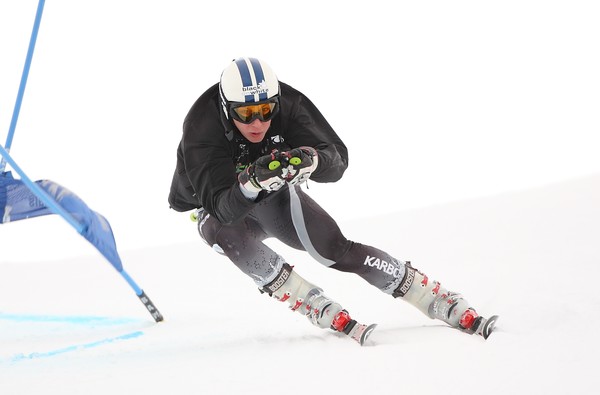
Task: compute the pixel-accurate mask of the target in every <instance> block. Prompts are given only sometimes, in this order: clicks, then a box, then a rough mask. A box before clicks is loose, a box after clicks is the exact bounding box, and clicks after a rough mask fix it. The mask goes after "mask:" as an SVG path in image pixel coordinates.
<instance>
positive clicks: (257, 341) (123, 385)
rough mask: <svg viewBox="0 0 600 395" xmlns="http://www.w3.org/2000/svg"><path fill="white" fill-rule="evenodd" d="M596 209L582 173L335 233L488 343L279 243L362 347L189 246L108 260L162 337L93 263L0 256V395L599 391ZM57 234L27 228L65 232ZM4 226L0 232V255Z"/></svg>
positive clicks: (350, 225) (595, 193) (595, 185)
mask: <svg viewBox="0 0 600 395" xmlns="http://www.w3.org/2000/svg"><path fill="white" fill-rule="evenodd" d="M332 188H335V187H332ZM598 202H600V175H594V176H590V177H583V178H577V179H572V180H569V181H566V182H561V183H556V184H551V185H547V186H544V187H540V188H536V189H528V190H522V191H517V192H511V193H505V194H501V195H495V196H490V197H487V198H480V199H473V200H465V201H457V202H453V203H448V204H444V205H437V206H431V207H426V208H422V209H418V210H410V211H404V212H398V213H390V214H389V215H386V216H382V217H374V218H371V219H368V220H367V219H365V220H360V221H352V222H344V221H339V222H340V224H341V226H342V229H343V230H344V232H345V234H346V236H347V237H349V238H351V239H353V240H356V241H360V242H363V243H368V244H372V245H376V246H378V247H380V248H382V249H384V250H387V251H389V252H391V253H392V254H393V255H395V256H396V257H397V258H399V259H407V260H411V261H412V262H413V265H414V266H415V267H417V268H419V269H421V270H422V271H424V272H425V273H426V274H428V275H429V276H430V277H432V278H435V279H438V280H440V281H442V282H443V283H444V284H445V285H446V286H447V287H449V288H450V289H452V290H456V291H460V292H462V293H463V294H464V295H465V296H467V298H468V299H469V300H470V301H471V303H472V304H473V305H474V306H475V307H476V308H477V309H478V310H479V311H480V312H481V313H482V314H484V315H490V314H499V315H501V321H500V323H499V328H498V331H497V332H496V333H494V334H493V336H492V337H491V338H490V339H489V340H488V341H484V340H483V339H480V338H476V337H472V336H468V335H466V334H463V333H461V332H458V331H455V330H452V329H449V328H448V327H446V326H444V325H443V324H441V323H438V322H435V321H432V320H429V319H428V318H426V317H424V316H422V315H421V314H420V313H419V312H417V311H416V309H414V308H413V307H411V306H409V305H408V304H405V303H404V302H402V301H399V300H394V299H392V298H390V297H388V296H386V295H383V294H381V293H380V292H379V291H377V290H376V289H374V288H372V287H370V286H369V285H368V284H366V283H365V282H363V281H362V280H360V279H359V278H355V276H353V275H350V274H345V273H339V272H335V271H333V270H331V269H326V268H324V267H321V266H320V265H319V264H318V263H316V262H314V261H312V260H311V259H310V258H309V257H308V256H307V255H306V254H305V253H302V252H298V251H293V250H290V249H288V248H287V247H285V246H281V245H279V244H278V243H276V242H272V243H273V245H275V246H277V247H278V248H280V251H281V253H282V254H283V255H284V256H285V257H286V259H287V260H288V261H289V262H291V263H293V264H295V265H296V270H298V271H299V272H300V273H301V274H303V275H304V276H305V277H306V278H308V279H310V280H312V281H313V282H315V283H317V284H318V285H319V286H321V287H323V288H324V289H325V291H326V293H327V294H328V295H330V296H331V297H332V298H334V299H336V300H338V301H339V302H341V303H342V304H343V305H344V307H346V308H347V309H348V310H349V311H350V312H351V313H352V314H353V316H354V317H355V318H357V319H358V320H360V321H364V322H377V323H378V324H379V327H378V329H377V330H376V331H375V332H374V333H373V335H372V337H371V339H370V342H369V344H368V345H367V346H365V347H360V346H358V345H357V344H355V343H354V342H352V341H351V340H349V339H347V338H345V337H344V336H340V335H338V334H336V333H333V332H331V331H323V330H319V329H316V328H315V327H313V326H312V325H310V324H309V323H308V322H307V321H306V319H305V318H304V317H302V316H300V315H299V314H295V313H291V312H289V311H288V310H287V309H286V308H285V306H283V305H282V304H279V303H277V302H275V301H274V300H270V299H269V298H268V297H267V296H265V295H261V294H260V293H259V292H258V291H257V290H256V288H255V287H254V286H253V283H252V282H251V281H249V280H248V279H247V278H246V277H245V276H243V275H242V274H241V273H239V272H238V271H237V269H236V268H235V267H234V266H233V265H231V264H230V263H229V262H228V261H227V260H226V259H225V258H223V257H221V256H219V255H218V254H216V253H214V252H213V251H212V250H211V249H210V248H208V247H207V246H205V245H204V244H203V243H202V242H201V241H200V239H198V240H197V242H186V243H182V244H172V245H167V246H157V247H150V248H145V249H139V250H127V251H121V255H122V258H123V261H124V265H125V268H126V269H127V270H128V272H129V273H130V274H131V275H132V276H133V278H134V279H136V281H138V282H139V283H140V285H141V286H142V287H143V288H144V289H145V290H146V291H147V293H148V295H149V296H150V297H151V298H152V299H153V301H154V302H155V303H156V305H157V307H158V308H159V309H160V310H161V312H162V313H163V314H164V316H165V318H166V319H165V321H164V322H162V323H160V324H155V323H154V322H153V321H152V319H151V317H150V315H149V314H148V313H147V312H146V311H144V308H143V306H142V304H141V303H140V302H139V301H138V300H137V298H136V296H135V294H134V293H133V292H132V291H131V289H130V288H129V287H128V286H127V284H126V283H125V282H124V281H122V279H121V278H120V276H118V275H115V274H116V272H115V271H114V270H113V269H112V267H111V266H110V265H109V264H108V263H106V262H105V261H104V260H103V259H102V258H101V257H100V256H99V255H96V254H95V252H94V251H91V252H90V254H88V255H85V256H82V257H80V258H77V259H70V258H69V259H61V260H51V261H44V260H40V261H37V260H36V261H31V262H17V261H11V260H8V261H7V260H5V259H3V258H2V257H1V256H0V301H1V302H0V393H1V394H3V395H8V394H11V395H12V394H41V393H43V394H89V395H94V394H102V395H105V394H106V393H108V392H110V393H115V394H121V393H133V392H136V393H140V394H155V393H156V394H159V393H165V392H166V391H168V392H169V393H174V394H190V393H194V394H201V393H202V394H238V393H239V394H242V393H243V394H263V393H269V392H273V393H286V394H307V393H317V394H321V393H323V394H324V393H338V392H340V391H341V392H343V393H405V394H438V393H444V394H464V393H465V391H467V393H469V392H471V391H476V392H477V393H483V394H506V393H511V394H525V393H526V394H570V393H587V392H588V391H590V390H591V389H594V388H597V387H598V386H599V385H600V378H599V377H598V375H597V374H596V372H595V369H594V367H593V366H594V363H595V359H596V358H595V357H596V355H597V353H598V352H599V351H600V340H598V336H597V333H596V328H597V327H598V326H599V325H600V318H599V317H598V315H597V311H598V305H599V302H600V297H599V296H598V292H597V287H596V286H595V283H596V280H597V278H598V276H599V275H600V268H599V266H598V262H599V260H600V247H599V243H598V239H599V236H600V225H599V224H600V205H599V204H598ZM61 221H62V220H60V219H58V218H56V219H47V220H46V221H44V219H33V220H28V223H29V226H31V227H32V228H33V227H36V228H38V227H40V226H47V227H48V229H51V228H60V227H64V226H67V225H66V224H65V223H64V221H63V223H61ZM181 221H182V224H181V226H186V224H187V223H188V222H187V219H186V216H185V215H184V214H182V215H181ZM14 225H16V224H8V225H3V227H2V228H0V231H2V233H1V235H2V236H1V237H2V240H3V242H4V241H5V240H10V237H11V233H10V232H7V231H6V229H7V228H8V227H10V226H14ZM189 226H190V229H191V231H193V226H194V225H193V224H192V223H189ZM73 237H74V238H75V237H78V236H76V235H74V236H73ZM57 242H61V241H60V240H57Z"/></svg>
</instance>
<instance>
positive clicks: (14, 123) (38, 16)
mask: <svg viewBox="0 0 600 395" xmlns="http://www.w3.org/2000/svg"><path fill="white" fill-rule="evenodd" d="M44 3H45V0H40V1H39V3H38V8H37V12H36V15H35V21H34V23H33V31H32V32H31V39H30V40H29V48H28V49H27V56H26V58H25V66H24V67H23V74H22V75H21V83H20V84H19V91H18V93H17V100H16V102H15V108H14V110H13V115H12V119H11V121H10V127H9V129H8V136H7V137H6V144H5V145H4V147H5V148H6V151H7V152H10V148H11V146H12V141H13V137H14V135H15V129H16V128H17V120H18V119H19V112H20V111H21V103H22V102H23V95H24V94H25V86H26V85H27V77H28V76H29V69H30V68H31V60H32V59H33V51H34V49H35V42H36V41H37V35H38V31H39V29H40V23H41V21H42V13H43V12H44ZM5 168H6V162H5V161H4V159H2V160H1V161H0V173H3V172H4V169H5Z"/></svg>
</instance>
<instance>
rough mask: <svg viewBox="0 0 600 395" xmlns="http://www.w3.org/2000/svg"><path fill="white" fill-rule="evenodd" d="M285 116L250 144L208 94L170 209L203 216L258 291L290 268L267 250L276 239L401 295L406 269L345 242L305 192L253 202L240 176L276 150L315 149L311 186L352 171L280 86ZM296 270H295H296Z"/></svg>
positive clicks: (189, 124)
mask: <svg viewBox="0 0 600 395" xmlns="http://www.w3.org/2000/svg"><path fill="white" fill-rule="evenodd" d="M280 94H281V96H280V111H279V113H278V114H277V115H276V116H275V117H274V118H273V120H272V122H271V127H270V128H269V131H268V132H267V135H266V137H265V138H264V139H263V141H262V142H260V143H250V142H249V141H248V140H246V139H245V138H244V137H243V136H242V135H241V133H240V132H239V131H238V130H237V129H236V128H235V126H234V125H233V122H230V121H229V120H228V119H226V117H225V115H224V113H223V111H222V108H221V103H220V99H219V86H218V84H215V85H214V86H212V87H211V88H209V89H208V90H207V91H206V92H205V93H204V94H203V95H202V96H200V98H198V100H197V101H196V103H194V105H193V106H192V108H191V109H190V111H189V113H188V115H187V117H186V118H185V121H184V125H183V137H182V139H181V143H180V144H179V147H178V149H177V167H176V170H175V174H174V177H173V183H172V185H171V191H170V194H169V204H170V206H171V208H173V209H175V210H177V211H188V210H193V209H197V208H202V210H201V212H200V218H199V221H198V230H199V232H200V235H201V236H202V238H203V239H204V240H205V241H206V242H207V243H208V244H209V245H211V246H213V248H214V249H215V250H217V251H218V252H220V253H222V254H225V255H226V256H227V257H228V258H229V259H230V260H231V261H232V262H233V263H234V264H235V265H236V266H237V267H238V268H240V269H241V270H242V271H243V272H244V273H246V274H247V275H249V276H250V277H252V278H253V279H254V281H255V282H256V284H257V285H259V286H263V285H265V284H267V283H269V282H270V281H271V280H272V279H273V278H275V276H276V275H277V273H278V272H279V270H280V269H281V266H282V265H283V263H284V261H283V258H282V257H281V256H279V255H278V254H277V253H276V252H275V251H273V250H271V249H270V248H269V247H268V246H267V245H265V244H264V243H263V240H265V239H266V238H268V237H275V238H277V239H279V240H280V241H282V242H283V243H285V244H287V245H289V246H291V247H293V248H296V249H300V250H305V251H308V252H309V254H310V255H311V256H312V257H313V258H315V259H316V260H317V261H319V262H321V263H322V264H324V265H326V266H329V267H331V268H334V269H337V270H341V271H345V272H352V273H356V274H358V275H359V276H361V277H362V278H364V279H365V280H366V281H368V282H369V283H371V284H372V285H374V286H376V287H377V288H379V289H381V290H382V291H384V292H386V293H389V294H394V296H400V295H397V294H396V293H394V291H395V290H397V289H400V288H401V287H400V283H401V282H402V281H403V278H404V277H405V273H406V269H405V263H404V262H402V261H398V260H396V259H394V258H393V257H391V256H390V255H389V254H387V253H385V252H383V251H381V250H378V249H376V248H373V247H369V246H366V245H362V244H359V243H355V242H352V241H350V240H348V239H346V238H345V237H344V235H343V234H342V233H341V231H340V229H339V227H338V226H337V224H336V222H335V220H334V219H333V218H331V216H330V215H329V214H327V213H326V212H325V211H324V210H323V209H322V208H321V207H320V206H319V205H318V204H317V203H315V202H314V201H313V200H312V199H311V198H310V197H309V196H308V195H307V194H306V193H304V192H303V190H302V189H301V188H300V187H299V186H295V187H289V188H288V187H287V186H284V187H283V188H282V189H280V190H279V191H276V192H271V193H267V192H266V191H262V192H261V193H260V194H259V195H258V197H257V198H256V199H255V200H254V201H253V200H249V199H248V198H246V197H245V196H244V195H243V194H242V192H241V190H240V185H239V183H238V180H237V174H238V173H239V172H240V171H241V170H242V169H244V168H245V167H246V166H248V165H249V164H250V163H252V162H253V161H255V160H256V159H257V158H259V157H260V156H262V155H266V154H268V153H270V152H271V151H272V150H273V149H275V148H276V149H279V150H283V151H287V150H289V149H291V148H296V147H301V146H311V147H314V148H315V149H316V150H317V152H318V158H319V162H318V163H319V164H318V167H317V169H316V170H315V171H314V172H313V173H312V175H311V177H310V180H312V181H315V182H335V181H337V180H339V179H340V178H341V177H342V175H343V173H344V171H345V170H346V168H347V167H348V150H347V149H346V146H345V145H344V143H343V142H342V140H341V139H340V138H339V136H338V135H337V134H336V133H335V131H334V130H333V129H332V127H331V126H330V125H329V123H328V122H327V121H326V120H325V118H324V117H323V115H322V114H321V113H320V112H319V110H318V109H317V108H316V107H315V106H314V104H313V103H312V102H311V101H310V100H309V99H308V98H307V97H306V96H305V95H303V94H302V93H301V92H299V91H297V90H295V89H294V88H292V87H290V86H289V85H287V84H285V83H280ZM293 264H295V263H293Z"/></svg>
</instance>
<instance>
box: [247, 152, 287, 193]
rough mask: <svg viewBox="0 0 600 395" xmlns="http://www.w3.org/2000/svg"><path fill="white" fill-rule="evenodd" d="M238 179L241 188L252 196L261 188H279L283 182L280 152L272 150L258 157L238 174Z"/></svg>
mask: <svg viewBox="0 0 600 395" xmlns="http://www.w3.org/2000/svg"><path fill="white" fill-rule="evenodd" d="M238 181H239V183H240V185H241V186H242V188H244V189H245V190H246V191H247V192H249V195H250V196H252V195H254V197H256V195H258V193H259V192H260V191H262V190H265V191H277V190H278V189H280V188H281V187H282V186H283V185H284V184H285V178H284V176H283V167H282V165H281V152H279V151H277V150H273V152H271V153H270V154H268V155H265V156H261V157H260V158H258V159H257V160H256V161H255V162H254V163H252V164H251V165H250V166H248V167H247V168H246V169H244V170H243V171H242V172H241V173H240V174H239V175H238ZM242 192H243V191H242Z"/></svg>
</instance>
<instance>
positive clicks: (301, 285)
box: [261, 263, 376, 345]
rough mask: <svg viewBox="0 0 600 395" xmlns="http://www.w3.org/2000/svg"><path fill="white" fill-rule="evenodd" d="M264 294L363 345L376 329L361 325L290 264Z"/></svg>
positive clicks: (315, 322) (267, 287) (264, 289)
mask: <svg viewBox="0 0 600 395" xmlns="http://www.w3.org/2000/svg"><path fill="white" fill-rule="evenodd" d="M261 291H262V292H265V293H267V294H269V296H271V297H273V298H275V299H277V300H279V301H281V302H288V303H289V306H290V309H291V310H292V311H297V312H299V313H300V314H302V315H305V316H306V317H307V318H308V319H309V320H310V322H311V323H312V324H313V325H315V326H317V327H319V328H324V329H325V328H331V329H333V330H335V331H337V332H342V333H345V334H346V335H348V336H350V337H351V338H352V339H354V340H356V341H357V342H358V343H359V344H360V345H363V344H364V342H365V341H366V340H367V338H368V337H369V335H370V334H371V332H372V331H373V329H375V326H376V325H369V326H367V325H362V324H358V323H357V322H356V320H353V319H351V318H350V316H349V315H348V312H347V311H346V310H344V309H342V306H341V305H340V304H339V303H337V302H334V301H333V300H331V299H329V298H328V297H327V296H325V295H324V294H323V290H322V289H321V288H318V287H316V286H315V285H313V284H311V283H309V282H308V281H306V280H304V279H303V278H302V277H300V275H298V274H297V273H296V272H295V271H293V270H292V267H291V266H290V265H289V264H287V263H284V264H283V267H282V268H281V271H280V272H279V273H278V275H277V276H276V277H275V279H274V280H272V281H271V282H270V283H269V284H267V285H265V286H264V287H262V289H261Z"/></svg>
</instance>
